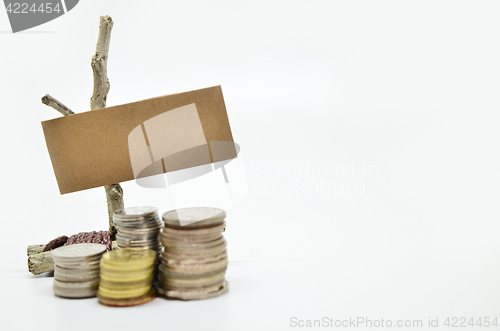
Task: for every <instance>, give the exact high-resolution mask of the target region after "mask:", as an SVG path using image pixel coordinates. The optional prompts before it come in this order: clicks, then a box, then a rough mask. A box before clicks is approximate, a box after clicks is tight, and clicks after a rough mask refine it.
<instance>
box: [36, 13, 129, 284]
mask: <svg viewBox="0 0 500 331" xmlns="http://www.w3.org/2000/svg"><path fill="white" fill-rule="evenodd" d="M112 28H113V20H112V19H111V17H109V16H101V17H100V24H99V37H98V38H97V46H96V52H95V55H94V56H93V57H92V62H91V66H92V70H93V73H94V91H93V94H92V98H91V99H90V109H91V110H96V109H101V108H104V107H106V98H107V96H108V92H109V80H108V70H107V69H108V68H107V65H108V52H109V42H110V38H111V29H112ZM42 102H43V103H44V104H46V105H47V106H50V107H52V108H54V109H56V110H57V111H58V112H60V113H61V114H63V115H64V116H68V115H72V114H74V112H73V111H71V109H69V108H68V107H66V106H65V105H64V104H63V103H61V102H60V101H58V100H56V99H55V98H53V97H51V96H50V95H48V94H47V95H45V96H44V97H43V98H42ZM104 189H105V191H106V200H107V203H108V222H109V233H110V236H111V240H114V238H115V234H116V228H115V226H114V224H113V213H114V212H115V211H116V210H118V209H123V189H122V188H121V186H120V184H112V185H107V186H105V187H104ZM112 245H113V248H116V242H114V241H113V242H112ZM44 246H45V245H29V246H28V270H29V271H30V272H31V273H32V274H34V275H38V274H41V273H44V272H48V271H53V270H54V261H53V260H52V257H51V255H50V254H51V253H50V251H48V252H43V248H44Z"/></svg>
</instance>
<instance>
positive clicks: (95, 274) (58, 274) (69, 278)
mask: <svg viewBox="0 0 500 331" xmlns="http://www.w3.org/2000/svg"><path fill="white" fill-rule="evenodd" d="M63 270H64V269H61V268H57V267H56V268H55V269H54V279H56V280H58V281H61V282H91V281H96V280H97V281H99V270H97V271H95V270H94V271H81V270H78V269H76V270H78V271H77V272H75V271H73V270H71V269H69V270H71V271H66V270H65V271H63Z"/></svg>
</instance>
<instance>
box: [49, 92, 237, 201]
mask: <svg viewBox="0 0 500 331" xmlns="http://www.w3.org/2000/svg"><path fill="white" fill-rule="evenodd" d="M42 126H43V131H44V134H45V140H46V142H47V148H48V150H49V154H50V158H51V160H52V166H53V168H54V172H55V175H56V178H57V183H58V185H59V190H60V192H61V194H65V193H70V192H75V191H80V190H85V189H89V188H93V187H98V186H104V185H109V184H113V183H119V182H124V181H128V180H132V179H135V178H141V177H147V176H152V175H156V174H161V173H165V172H170V171H175V170H181V169H186V168H191V167H195V166H199V165H203V164H209V163H212V162H219V161H225V160H229V159H233V158H235V157H236V154H237V153H236V148H235V146H234V141H233V136H232V134H231V128H230V126H229V120H228V117H227V112H226V106H225V104H224V98H223V96H222V90H221V87H220V86H215V87H210V88H206V89H201V90H196V91H191V92H185V93H179V94H172V95H166V96H162V97H158V98H153V99H148V100H143V101H139V102H134V103H129V104H125V105H120V106H114V107H109V108H104V109H99V110H94V111H88V112H85V113H79V114H75V115H69V116H66V117H62V118H57V119H53V120H49V121H44V122H42Z"/></svg>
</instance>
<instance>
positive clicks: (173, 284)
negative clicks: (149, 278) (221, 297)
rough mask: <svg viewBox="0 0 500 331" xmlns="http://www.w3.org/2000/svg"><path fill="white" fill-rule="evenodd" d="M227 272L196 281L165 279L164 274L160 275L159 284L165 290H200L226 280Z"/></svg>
mask: <svg viewBox="0 0 500 331" xmlns="http://www.w3.org/2000/svg"><path fill="white" fill-rule="evenodd" d="M225 274H226V271H223V272H221V273H219V274H215V275H212V276H209V277H204V278H196V279H181V278H165V277H164V276H163V275H162V273H161V272H160V273H159V274H158V284H161V287H163V288H164V289H178V288H198V287H204V286H210V285H213V284H216V283H218V282H220V281H222V280H223V279H224V275H225Z"/></svg>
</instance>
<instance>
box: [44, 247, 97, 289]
mask: <svg viewBox="0 0 500 331" xmlns="http://www.w3.org/2000/svg"><path fill="white" fill-rule="evenodd" d="M104 252H106V246H105V245H102V244H75V245H67V246H61V247H59V248H56V249H54V250H53V251H52V252H51V256H52V259H53V260H54V284H53V289H54V294H55V295H57V296H60V297H63V298H91V297H95V296H96V293H97V288H98V287H99V260H100V259H101V256H102V254H103V253H104Z"/></svg>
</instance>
